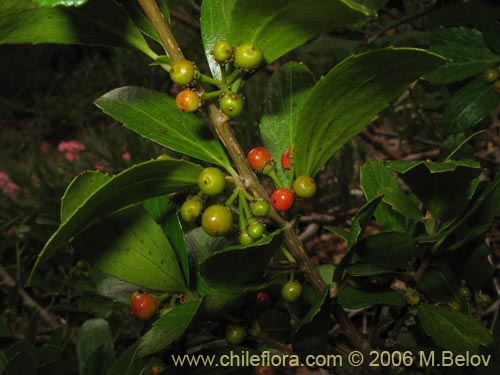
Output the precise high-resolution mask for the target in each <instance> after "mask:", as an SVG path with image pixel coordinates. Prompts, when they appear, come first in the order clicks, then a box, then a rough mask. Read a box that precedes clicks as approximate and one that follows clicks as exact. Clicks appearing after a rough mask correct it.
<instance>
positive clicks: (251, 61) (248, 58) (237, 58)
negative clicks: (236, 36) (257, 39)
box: [234, 43, 264, 69]
mask: <svg viewBox="0 0 500 375" xmlns="http://www.w3.org/2000/svg"><path fill="white" fill-rule="evenodd" d="M263 61H264V54H263V53H262V50H261V49H260V48H259V47H257V46H256V45H255V44H254V43H243V44H240V45H239V46H238V47H236V49H235V50H234V64H235V65H236V66H237V67H239V68H242V69H256V68H258V67H259V66H260V65H261V64H262V62H263Z"/></svg>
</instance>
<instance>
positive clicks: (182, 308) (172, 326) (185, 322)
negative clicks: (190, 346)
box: [139, 299, 202, 357]
mask: <svg viewBox="0 0 500 375" xmlns="http://www.w3.org/2000/svg"><path fill="white" fill-rule="evenodd" d="M201 302H202V300H201V299H200V300H196V301H190V302H186V303H183V304H180V305H175V307H174V308H173V310H172V311H170V312H169V313H168V314H166V315H164V316H163V317H161V318H160V319H158V320H157V321H155V322H154V323H153V328H151V329H150V330H149V331H148V332H147V333H146V334H145V335H144V336H142V337H141V339H140V340H139V355H140V356H141V357H143V356H145V355H148V354H153V353H156V352H159V351H160V350H162V349H165V348H166V347H167V346H169V345H170V344H171V343H172V342H173V341H174V340H176V339H178V338H179V337H181V336H182V334H183V333H184V332H185V331H186V329H187V328H188V326H189V324H190V323H191V321H192V320H193V318H194V316H195V314H196V312H197V311H198V308H199V307H200V304H201Z"/></svg>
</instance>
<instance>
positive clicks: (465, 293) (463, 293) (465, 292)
mask: <svg viewBox="0 0 500 375" xmlns="http://www.w3.org/2000/svg"><path fill="white" fill-rule="evenodd" d="M458 295H459V296H460V298H461V299H463V300H465V301H469V300H470V298H471V291H470V289H469V288H467V287H466V286H464V287H462V288H460V290H459V291H458Z"/></svg>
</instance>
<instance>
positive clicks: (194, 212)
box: [181, 198, 203, 223]
mask: <svg viewBox="0 0 500 375" xmlns="http://www.w3.org/2000/svg"><path fill="white" fill-rule="evenodd" d="M202 208H203V202H202V201H201V199H200V198H190V199H187V200H186V201H185V202H184V203H183V204H182V206H181V217H182V219H183V220H184V221H186V222H188V223H192V222H193V221H195V220H196V218H197V217H198V216H200V213H201V209H202Z"/></svg>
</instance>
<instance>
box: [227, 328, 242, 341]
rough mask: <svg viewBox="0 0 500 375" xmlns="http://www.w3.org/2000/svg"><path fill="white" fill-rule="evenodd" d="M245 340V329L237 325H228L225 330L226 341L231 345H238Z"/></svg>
mask: <svg viewBox="0 0 500 375" xmlns="http://www.w3.org/2000/svg"><path fill="white" fill-rule="evenodd" d="M244 339H245V328H243V327H242V326H237V325H230V326H228V327H227V328H226V340H227V342H228V343H229V344H231V345H239V344H241V343H242V342H243V340H244Z"/></svg>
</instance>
